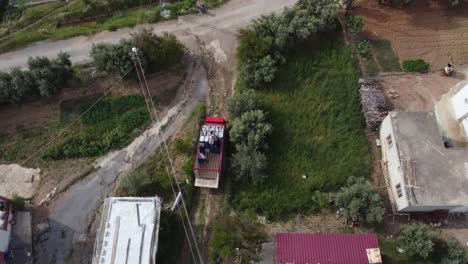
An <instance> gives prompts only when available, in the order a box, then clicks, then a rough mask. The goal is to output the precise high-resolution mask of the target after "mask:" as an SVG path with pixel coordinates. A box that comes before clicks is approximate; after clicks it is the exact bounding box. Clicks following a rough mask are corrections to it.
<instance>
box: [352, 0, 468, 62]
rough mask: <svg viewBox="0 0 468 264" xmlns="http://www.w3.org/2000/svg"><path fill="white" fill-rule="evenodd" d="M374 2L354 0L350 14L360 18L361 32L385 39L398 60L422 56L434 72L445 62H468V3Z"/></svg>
mask: <svg viewBox="0 0 468 264" xmlns="http://www.w3.org/2000/svg"><path fill="white" fill-rule="evenodd" d="M377 2H378V1H374V0H361V1H359V2H355V4H354V8H353V13H354V14H355V15H359V16H362V17H363V18H364V24H365V26H364V34H365V35H367V36H368V37H370V38H375V39H382V38H383V39H388V40H390V41H391V43H392V46H393V48H394V49H395V51H396V52H397V55H398V56H399V57H400V60H407V59H424V60H425V61H427V62H429V63H430V65H431V70H432V71H436V70H439V69H441V68H442V67H443V66H445V65H446V64H447V63H448V62H450V61H451V62H453V63H455V65H462V64H466V63H468V6H467V5H465V6H463V7H458V8H450V7H449V6H448V2H447V1H416V2H417V4H416V6H414V7H407V8H402V9H398V8H394V7H391V6H385V5H379V4H378V3H377Z"/></svg>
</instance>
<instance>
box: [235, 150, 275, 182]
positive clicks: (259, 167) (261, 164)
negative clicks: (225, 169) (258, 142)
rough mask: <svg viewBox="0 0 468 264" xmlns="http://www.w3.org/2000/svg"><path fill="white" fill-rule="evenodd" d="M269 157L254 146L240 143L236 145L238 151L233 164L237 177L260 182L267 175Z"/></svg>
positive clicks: (242, 179) (240, 179)
mask: <svg viewBox="0 0 468 264" xmlns="http://www.w3.org/2000/svg"><path fill="white" fill-rule="evenodd" d="M267 165H268V163H267V158H266V156H265V154H264V153H262V152H260V151H259V150H257V149H256V148H255V147H253V146H249V145H245V144H240V145H237V146H236V153H235V154H234V155H233V158H232V166H233V168H234V171H235V175H236V179H237V180H239V181H248V182H251V183H253V184H255V185H256V184H258V183H260V182H261V181H263V179H265V178H266V177H267V175H266V173H265V170H266V168H267Z"/></svg>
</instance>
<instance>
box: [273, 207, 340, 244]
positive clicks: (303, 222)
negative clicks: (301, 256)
mask: <svg viewBox="0 0 468 264" xmlns="http://www.w3.org/2000/svg"><path fill="white" fill-rule="evenodd" d="M345 227H346V219H345V218H344V217H340V218H337V217H336V214H335V213H333V212H329V211H323V212H321V213H320V214H318V215H308V216H302V215H298V216H296V217H295V218H294V219H291V220H289V221H287V222H275V223H268V224H266V232H267V234H268V237H269V238H270V239H271V238H273V237H274V236H275V235H276V234H277V233H287V232H292V233H339V232H340V231H343V228H345Z"/></svg>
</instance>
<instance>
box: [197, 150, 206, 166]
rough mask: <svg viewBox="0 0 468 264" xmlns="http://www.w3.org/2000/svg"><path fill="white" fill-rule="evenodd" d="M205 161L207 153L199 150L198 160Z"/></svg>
mask: <svg viewBox="0 0 468 264" xmlns="http://www.w3.org/2000/svg"><path fill="white" fill-rule="evenodd" d="M205 161H206V155H205V154H203V153H201V152H200V151H199V152H198V162H200V163H203V162H205Z"/></svg>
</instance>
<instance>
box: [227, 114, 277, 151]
mask: <svg viewBox="0 0 468 264" xmlns="http://www.w3.org/2000/svg"><path fill="white" fill-rule="evenodd" d="M271 132H272V126H271V124H269V123H267V122H266V115H265V113H264V112H263V111H262V110H252V111H249V112H245V113H243V114H242V115H241V117H239V118H236V119H234V120H233V121H232V126H231V129H230V130H229V136H230V138H229V140H230V141H231V142H233V143H234V144H236V145H243V144H245V145H246V146H249V147H252V149H253V150H256V149H260V150H261V149H263V150H264V149H266V148H267V139H268V137H269V136H270V135H271Z"/></svg>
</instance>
